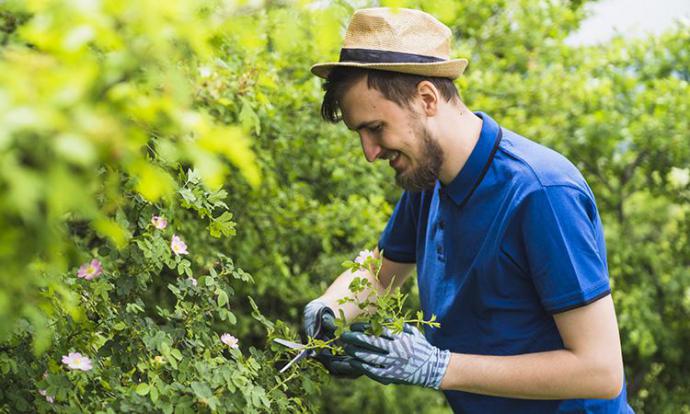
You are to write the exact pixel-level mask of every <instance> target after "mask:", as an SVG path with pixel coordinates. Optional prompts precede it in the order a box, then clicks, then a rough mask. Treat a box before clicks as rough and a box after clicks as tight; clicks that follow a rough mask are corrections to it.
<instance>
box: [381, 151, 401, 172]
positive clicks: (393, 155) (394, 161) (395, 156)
mask: <svg viewBox="0 0 690 414" xmlns="http://www.w3.org/2000/svg"><path fill="white" fill-rule="evenodd" d="M382 158H383V159H384V160H388V165H390V166H391V167H393V168H395V169H396V170H397V169H398V167H399V165H398V164H399V162H398V161H399V159H400V153H399V152H398V151H390V152H388V153H386V154H385V155H384V156H383V157H382Z"/></svg>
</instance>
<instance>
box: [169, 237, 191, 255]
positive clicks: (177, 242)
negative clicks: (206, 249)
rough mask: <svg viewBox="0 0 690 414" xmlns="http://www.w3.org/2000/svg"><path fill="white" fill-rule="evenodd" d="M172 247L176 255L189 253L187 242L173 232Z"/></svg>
mask: <svg viewBox="0 0 690 414" xmlns="http://www.w3.org/2000/svg"><path fill="white" fill-rule="evenodd" d="M170 248H171V249H172V251H173V253H175V254H176V255H178V256H179V255H181V254H189V252H188V251H187V244H186V243H185V242H183V241H182V239H181V238H179V237H178V236H177V235H176V234H173V236H172V240H171V241H170Z"/></svg>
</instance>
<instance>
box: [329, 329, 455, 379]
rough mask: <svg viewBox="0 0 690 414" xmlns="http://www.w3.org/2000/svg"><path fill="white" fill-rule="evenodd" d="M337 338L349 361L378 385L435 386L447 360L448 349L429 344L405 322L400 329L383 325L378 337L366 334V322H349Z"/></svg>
mask: <svg viewBox="0 0 690 414" xmlns="http://www.w3.org/2000/svg"><path fill="white" fill-rule="evenodd" d="M350 329H351V331H349V332H345V333H344V334H343V335H342V336H341V337H340V339H341V341H342V342H343V343H345V344H346V345H345V352H347V353H348V354H349V355H352V356H353V357H355V360H353V361H352V362H350V364H351V365H352V366H353V367H355V368H357V369H358V370H360V371H361V372H362V373H363V374H365V375H366V376H368V377H369V378H371V379H373V380H375V381H378V382H380V383H382V384H411V385H421V386H424V387H428V388H434V389H438V388H439V386H440V385H441V380H442V379H443V376H444V375H445V373H446V369H447V368H448V363H449V361H450V351H446V350H441V349H439V348H437V347H435V346H433V345H431V344H430V343H429V342H428V341H427V340H426V338H425V337H424V335H422V333H421V332H419V330H418V329H417V328H416V327H414V326H412V325H408V324H405V328H404V329H403V332H401V333H399V334H392V333H391V332H390V330H388V329H387V328H384V333H383V335H381V336H371V335H366V334H364V333H363V332H364V331H365V329H366V324H353V325H352V326H351V327H350Z"/></svg>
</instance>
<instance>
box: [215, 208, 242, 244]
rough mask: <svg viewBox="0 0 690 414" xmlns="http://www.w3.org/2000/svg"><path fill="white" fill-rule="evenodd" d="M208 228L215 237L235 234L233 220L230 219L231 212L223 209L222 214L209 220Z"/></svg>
mask: <svg viewBox="0 0 690 414" xmlns="http://www.w3.org/2000/svg"><path fill="white" fill-rule="evenodd" d="M208 230H209V233H210V234H211V236H212V237H215V238H220V237H221V236H226V237H228V236H234V235H235V234H237V231H236V230H235V222H234V221H232V213H230V212H229V211H224V212H223V214H221V215H220V216H218V217H217V218H215V219H213V220H212V221H211V224H209V226H208Z"/></svg>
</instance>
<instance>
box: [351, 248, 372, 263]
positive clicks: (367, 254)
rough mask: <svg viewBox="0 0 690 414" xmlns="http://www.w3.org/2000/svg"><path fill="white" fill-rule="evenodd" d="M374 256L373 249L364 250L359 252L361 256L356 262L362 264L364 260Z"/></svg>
mask: <svg viewBox="0 0 690 414" xmlns="http://www.w3.org/2000/svg"><path fill="white" fill-rule="evenodd" d="M370 257H371V258H374V252H372V251H371V250H362V251H361V252H359V256H357V258H356V259H355V263H358V264H360V265H363V264H364V262H366V261H367V259H368V258H370Z"/></svg>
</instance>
